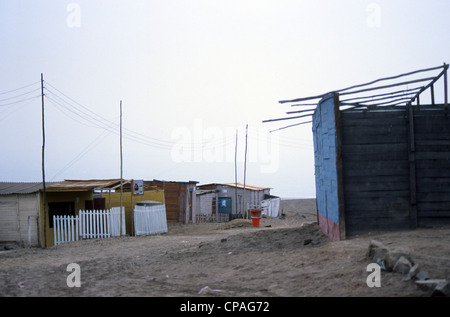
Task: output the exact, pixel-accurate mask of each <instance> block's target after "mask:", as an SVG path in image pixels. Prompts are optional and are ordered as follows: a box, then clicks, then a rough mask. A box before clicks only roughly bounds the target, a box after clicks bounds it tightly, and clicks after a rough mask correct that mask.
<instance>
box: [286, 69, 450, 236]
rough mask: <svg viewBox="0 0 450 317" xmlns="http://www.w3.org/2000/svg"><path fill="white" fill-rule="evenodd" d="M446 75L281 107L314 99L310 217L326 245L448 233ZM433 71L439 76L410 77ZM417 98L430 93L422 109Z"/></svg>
mask: <svg viewBox="0 0 450 317" xmlns="http://www.w3.org/2000/svg"><path fill="white" fill-rule="evenodd" d="M447 69H448V65H447V64H444V65H443V66H440V67H434V68H429V69H424V70H419V71H414V72H410V73H407V74H402V75H398V76H393V77H389V78H383V79H379V80H376V81H374V82H371V83H367V84H362V85H358V86H354V87H350V88H346V89H342V90H340V91H336V92H331V93H327V94H324V95H321V96H315V97H308V98H301V99H296V100H290V101H282V102H295V103H296V104H297V105H298V103H299V102H302V101H304V100H308V99H313V98H320V101H319V102H318V104H317V106H316V107H315V108H314V109H311V112H312V113H311V116H312V130H313V136H314V158H315V177H316V199H317V210H318V214H317V216H318V222H319V225H320V227H321V229H322V231H323V232H324V233H326V234H327V235H328V236H329V237H330V238H331V239H332V240H340V239H344V238H345V237H346V236H352V235H357V234H361V233H365V232H370V231H384V230H401V229H414V228H418V227H432V226H440V225H450V106H449V104H448V93H447ZM432 71H434V72H436V71H439V73H438V74H437V75H436V76H433V77H421V78H418V77H417V75H419V74H423V73H429V72H432ZM399 78H401V79H404V78H407V79H408V80H406V81H401V82H398V79H399ZM440 78H443V85H442V86H443V88H444V94H443V97H444V98H443V100H442V101H441V102H440V103H438V102H436V100H435V93H434V86H435V85H436V83H437V81H438V80H439V79H440ZM394 80H397V81H394ZM386 82H388V83H386ZM375 84H376V85H375ZM424 91H430V92H431V93H430V95H428V94H427V96H425V97H428V98H427V99H428V100H427V104H421V102H420V98H422V99H424V94H423V92H424ZM369 93H370V94H369ZM302 111H305V110H302ZM302 116H304V115H302ZM298 117H300V116H298Z"/></svg>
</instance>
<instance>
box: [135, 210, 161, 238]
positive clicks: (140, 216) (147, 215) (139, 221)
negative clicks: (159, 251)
mask: <svg viewBox="0 0 450 317" xmlns="http://www.w3.org/2000/svg"><path fill="white" fill-rule="evenodd" d="M164 232H167V218H166V206H165V205H156V206H139V205H136V206H135V207H134V234H135V235H136V236H141V235H148V234H157V233H164Z"/></svg>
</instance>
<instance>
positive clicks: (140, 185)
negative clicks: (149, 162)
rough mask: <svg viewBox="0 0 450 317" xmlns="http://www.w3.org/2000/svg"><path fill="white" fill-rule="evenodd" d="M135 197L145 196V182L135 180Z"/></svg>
mask: <svg viewBox="0 0 450 317" xmlns="http://www.w3.org/2000/svg"><path fill="white" fill-rule="evenodd" d="M133 195H144V181H143V180H133Z"/></svg>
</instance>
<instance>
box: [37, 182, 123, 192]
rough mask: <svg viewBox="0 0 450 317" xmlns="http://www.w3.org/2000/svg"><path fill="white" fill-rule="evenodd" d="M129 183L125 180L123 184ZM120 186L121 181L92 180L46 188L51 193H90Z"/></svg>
mask: <svg viewBox="0 0 450 317" xmlns="http://www.w3.org/2000/svg"><path fill="white" fill-rule="evenodd" d="M127 182H129V181H127V180H123V183H124V184H125V183H127ZM117 185H120V179H91V180H65V181H63V182H59V183H55V184H53V185H51V186H48V187H46V190H47V191H49V192H58V191H88V190H94V189H103V188H112V187H115V186H117Z"/></svg>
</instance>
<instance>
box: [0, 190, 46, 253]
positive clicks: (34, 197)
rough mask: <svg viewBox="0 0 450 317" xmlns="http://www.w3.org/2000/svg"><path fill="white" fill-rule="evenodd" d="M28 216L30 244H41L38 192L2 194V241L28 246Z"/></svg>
mask: <svg viewBox="0 0 450 317" xmlns="http://www.w3.org/2000/svg"><path fill="white" fill-rule="evenodd" d="M28 218H30V237H31V239H30V242H31V243H30V246H39V237H38V232H39V231H38V226H39V224H38V221H39V198H38V194H36V193H34V194H22V195H15V194H14V195H2V196H1V199H0V242H14V243H19V244H20V245H22V246H28Z"/></svg>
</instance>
